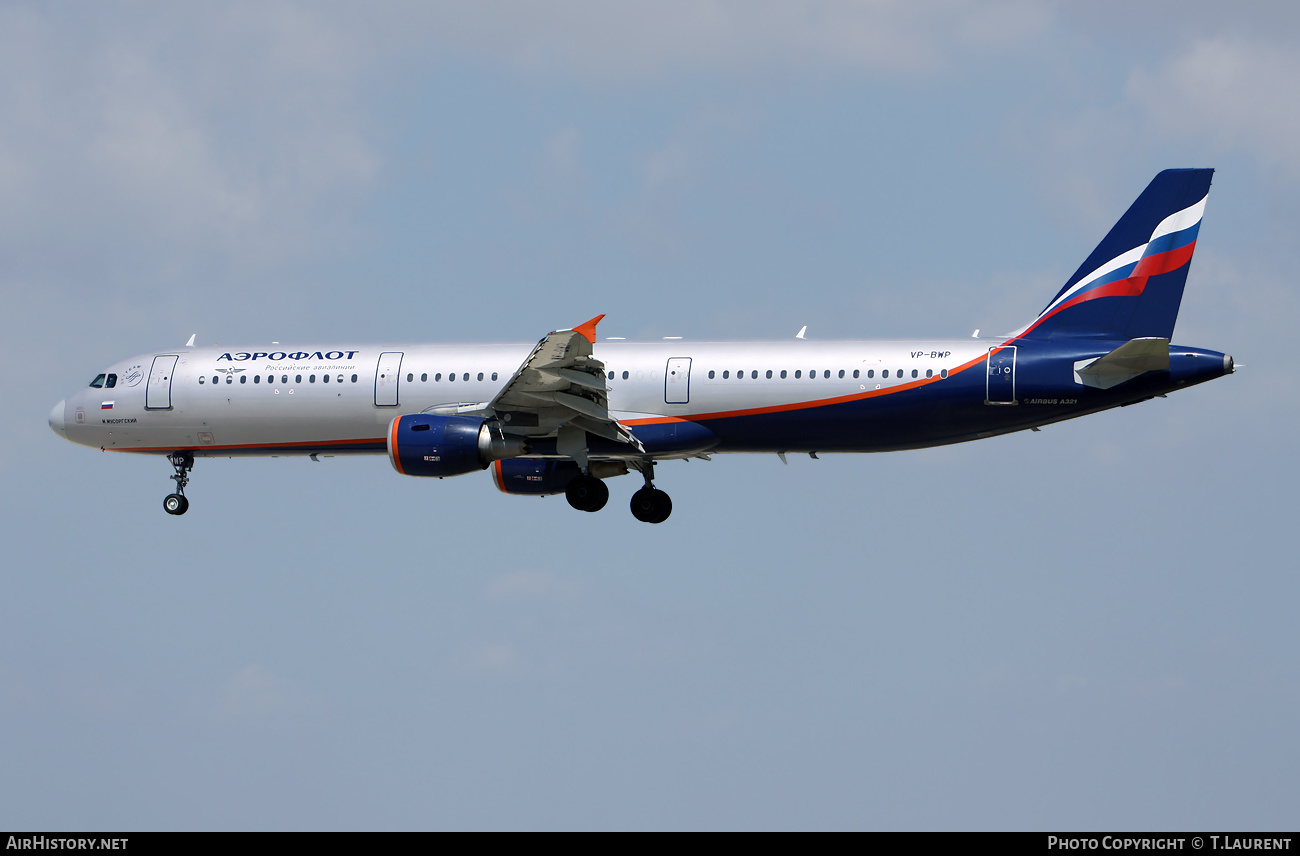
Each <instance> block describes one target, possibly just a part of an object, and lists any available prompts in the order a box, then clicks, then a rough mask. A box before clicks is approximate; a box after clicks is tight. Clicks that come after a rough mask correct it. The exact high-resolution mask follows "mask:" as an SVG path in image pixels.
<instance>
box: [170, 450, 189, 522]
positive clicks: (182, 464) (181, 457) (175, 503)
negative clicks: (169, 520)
mask: <svg viewBox="0 0 1300 856" xmlns="http://www.w3.org/2000/svg"><path fill="white" fill-rule="evenodd" d="M167 460H168V461H169V462H170V463H171V465H172V469H174V470H176V473H175V475H173V476H172V480H173V481H174V482H176V492H175V493H169V494H167V496H166V497H164V498H163V511H165V512H167V513H168V514H184V513H185V512H186V511H189V509H190V501H189V500H188V499H186V498H185V485H187V484H189V483H190V470H192V469H194V456H193V455H191V454H190V453H189V452H173V453H172V454H170V455H168V456H167Z"/></svg>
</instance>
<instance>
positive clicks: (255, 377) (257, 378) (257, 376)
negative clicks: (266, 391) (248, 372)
mask: <svg viewBox="0 0 1300 856" xmlns="http://www.w3.org/2000/svg"><path fill="white" fill-rule="evenodd" d="M261 382H262V376H261V375H260V374H255V375H253V383H261Z"/></svg>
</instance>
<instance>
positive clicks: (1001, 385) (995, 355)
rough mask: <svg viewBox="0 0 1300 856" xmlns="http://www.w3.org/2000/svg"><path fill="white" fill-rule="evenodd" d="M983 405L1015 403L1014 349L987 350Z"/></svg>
mask: <svg viewBox="0 0 1300 856" xmlns="http://www.w3.org/2000/svg"><path fill="white" fill-rule="evenodd" d="M984 403H985V404H1015V403H1016V349H1015V348H1014V347H1001V348H989V359H988V376H987V386H986V387H985V394H984Z"/></svg>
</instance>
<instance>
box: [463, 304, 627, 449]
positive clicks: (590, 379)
mask: <svg viewBox="0 0 1300 856" xmlns="http://www.w3.org/2000/svg"><path fill="white" fill-rule="evenodd" d="M604 317H605V316H604V315H597V316H596V317H595V318H592V319H591V320H590V321H588V322H586V323H585V324H580V325H578V326H577V327H575V328H573V329H572V330H557V331H555V332H553V333H551V334H549V335H547V336H546V338H544V339H542V340H541V341H540V342H538V343H537V347H535V348H533V352H532V353H531V354H529V355H528V359H526V360H524V364H523V365H522V366H520V367H519V369H518V370H517V371H516V372H515V373H514V376H513V377H511V378H510V380H509V381H507V382H506V385H505V386H504V387H502V388H501V391H500V392H499V393H497V396H496V398H494V399H492V401H491V402H489V403H488V406H487V409H488V410H489V411H490V412H492V413H493V414H495V415H496V416H497V417H498V418H500V420H501V427H502V429H503V430H504V431H505V432H506V433H507V434H515V435H519V436H525V437H545V436H549V435H550V434H552V433H555V434H556V438H557V440H556V447H557V450H558V451H559V452H560V454H567V455H571V456H573V457H575V458H580V459H581V458H585V456H586V446H587V442H586V433H585V432H590V433H592V434H595V435H596V436H598V437H604V438H605V439H607V440H613V441H615V442H620V443H627V444H628V445H629V446H631V447H632V448H633V449H635V450H636V451H638V452H644V451H645V448H644V447H643V446H642V445H641V443H640V441H639V440H637V439H636V437H634V436H632V434H631V432H629V431H628V430H627V429H626V428H624V427H623V426H622V425H621V424H619V422H618V420H616V419H614V418H613V417H611V416H610V415H609V389H608V387H607V386H606V385H605V364H604V363H602V362H601V361H600V360H598V359H596V358H595V357H594V356H593V355H592V346H593V345H594V344H595V341H596V324H598V323H599V322H600V319H602V318H604Z"/></svg>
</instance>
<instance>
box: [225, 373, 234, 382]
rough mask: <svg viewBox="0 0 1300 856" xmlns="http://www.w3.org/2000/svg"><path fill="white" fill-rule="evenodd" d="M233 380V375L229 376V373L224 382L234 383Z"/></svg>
mask: <svg viewBox="0 0 1300 856" xmlns="http://www.w3.org/2000/svg"><path fill="white" fill-rule="evenodd" d="M234 382H235V379H234V378H233V377H231V376H230V375H226V383H234Z"/></svg>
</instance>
